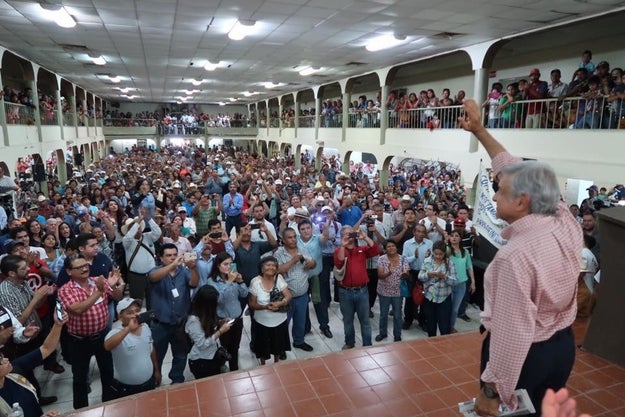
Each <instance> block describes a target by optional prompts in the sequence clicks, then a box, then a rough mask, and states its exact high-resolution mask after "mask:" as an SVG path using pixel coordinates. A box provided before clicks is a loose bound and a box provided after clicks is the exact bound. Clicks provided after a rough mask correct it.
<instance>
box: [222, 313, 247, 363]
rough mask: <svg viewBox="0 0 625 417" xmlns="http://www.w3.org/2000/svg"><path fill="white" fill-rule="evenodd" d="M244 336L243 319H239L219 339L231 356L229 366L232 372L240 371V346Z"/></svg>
mask: <svg viewBox="0 0 625 417" xmlns="http://www.w3.org/2000/svg"><path fill="white" fill-rule="evenodd" d="M242 334H243V319H242V318H241V317H239V318H238V319H236V320H235V321H234V323H232V326H230V330H228V331H227V332H226V333H224V334H223V335H221V336H220V337H219V343H221V345H222V346H223V347H224V348H226V350H227V351H228V353H229V354H230V356H231V359H230V361H229V362H228V366H229V368H230V370H231V371H236V370H238V369H239V345H240V344H241V335H242Z"/></svg>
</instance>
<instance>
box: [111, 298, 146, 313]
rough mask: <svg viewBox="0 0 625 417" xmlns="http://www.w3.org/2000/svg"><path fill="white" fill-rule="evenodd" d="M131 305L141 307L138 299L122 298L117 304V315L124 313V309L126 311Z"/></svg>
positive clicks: (141, 303)
mask: <svg viewBox="0 0 625 417" xmlns="http://www.w3.org/2000/svg"><path fill="white" fill-rule="evenodd" d="M133 304H136V305H138V306H139V307H141V306H142V305H143V302H142V301H141V300H139V299H135V298H130V297H126V298H122V299H121V300H120V301H119V302H118V303H117V314H121V312H122V311H124V310H125V309H127V308H128V307H130V306H131V305H133Z"/></svg>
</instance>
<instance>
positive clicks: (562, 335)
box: [480, 326, 575, 417]
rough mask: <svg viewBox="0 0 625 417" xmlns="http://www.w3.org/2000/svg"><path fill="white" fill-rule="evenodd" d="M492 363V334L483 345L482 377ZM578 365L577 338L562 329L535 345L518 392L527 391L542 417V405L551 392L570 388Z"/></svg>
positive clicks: (521, 376)
mask: <svg viewBox="0 0 625 417" xmlns="http://www.w3.org/2000/svg"><path fill="white" fill-rule="evenodd" d="M489 359H490V333H489V334H488V335H487V336H486V337H485V338H484V341H483V342H482V355H481V361H480V375H481V374H482V372H484V369H486V364H487V363H488V360H489ZM574 363H575V337H574V336H573V330H571V327H570V326H569V327H567V328H565V329H562V330H560V331H558V332H556V333H554V335H553V336H551V337H550V338H549V339H547V340H545V341H543V342H537V343H532V345H531V346H530V350H529V352H528V353H527V357H526V358H525V362H524V363H523V368H521V375H519V381H518V382H517V385H516V389H520V388H525V389H526V390H527V393H528V394H529V397H530V399H531V400H532V403H533V404H534V408H535V409H536V414H531V416H536V417H538V416H540V414H541V405H542V400H543V397H544V396H545V392H547V388H551V389H553V390H554V391H558V390H559V389H560V388H563V387H564V386H566V381H567V380H568V379H569V375H571V370H572V369H573V364H574Z"/></svg>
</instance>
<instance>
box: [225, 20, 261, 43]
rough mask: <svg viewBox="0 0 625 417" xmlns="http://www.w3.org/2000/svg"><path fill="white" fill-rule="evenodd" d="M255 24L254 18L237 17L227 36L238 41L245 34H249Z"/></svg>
mask: <svg viewBox="0 0 625 417" xmlns="http://www.w3.org/2000/svg"><path fill="white" fill-rule="evenodd" d="M255 25H256V21H255V20H244V19H239V20H237V22H236V23H235V24H234V26H233V27H232V29H231V30H230V32H228V37H229V38H230V39H232V40H233V41H240V40H242V39H244V38H245V37H246V36H247V35H250V34H251V33H253V32H254V26H255Z"/></svg>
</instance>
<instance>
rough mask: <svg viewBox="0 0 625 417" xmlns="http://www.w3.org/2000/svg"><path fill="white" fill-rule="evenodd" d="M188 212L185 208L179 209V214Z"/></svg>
mask: <svg viewBox="0 0 625 417" xmlns="http://www.w3.org/2000/svg"><path fill="white" fill-rule="evenodd" d="M186 212H187V208H186V207H184V206H180V207H178V213H186Z"/></svg>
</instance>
